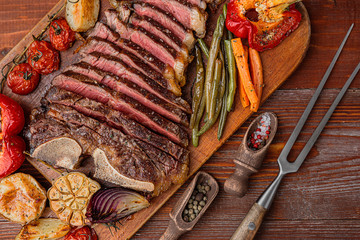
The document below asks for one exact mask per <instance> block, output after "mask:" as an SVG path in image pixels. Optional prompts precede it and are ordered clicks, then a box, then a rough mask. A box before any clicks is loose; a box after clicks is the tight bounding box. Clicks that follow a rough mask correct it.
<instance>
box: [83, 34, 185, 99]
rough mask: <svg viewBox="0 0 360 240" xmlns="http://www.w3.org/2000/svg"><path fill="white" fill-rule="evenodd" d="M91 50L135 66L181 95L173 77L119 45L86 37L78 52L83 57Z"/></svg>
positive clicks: (177, 94) (97, 38)
mask: <svg viewBox="0 0 360 240" xmlns="http://www.w3.org/2000/svg"><path fill="white" fill-rule="evenodd" d="M92 52H101V53H102V54H106V55H110V56H114V57H117V58H119V59H120V60H122V61H123V62H124V63H126V64H127V65H128V66H130V67H132V68H135V69H136V70H138V71H139V72H141V73H142V74H144V75H146V76H147V77H149V78H151V79H153V80H155V81H156V82H157V83H158V84H159V85H161V86H163V87H166V88H167V89H169V90H170V91H171V92H173V93H174V94H175V95H176V96H180V95H181V88H180V86H179V85H178V83H177V82H176V81H175V80H174V79H172V80H168V79H165V78H164V76H163V75H162V74H161V73H159V72H157V71H155V70H154V69H152V68H151V67H150V66H149V65H147V64H145V63H144V62H143V61H141V60H140V59H139V58H138V57H136V56H135V55H133V54H132V53H130V52H128V51H126V50H124V49H121V48H120V47H118V46H117V45H115V44H114V43H112V42H110V41H108V40H105V39H102V38H99V37H90V38H88V39H87V41H86V45H85V46H84V47H82V48H81V50H80V51H79V53H80V54H81V55H82V56H83V57H85V56H86V55H87V54H89V53H92Z"/></svg>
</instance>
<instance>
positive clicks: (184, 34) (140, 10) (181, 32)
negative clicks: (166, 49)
mask: <svg viewBox="0 0 360 240" xmlns="http://www.w3.org/2000/svg"><path fill="white" fill-rule="evenodd" d="M124 8H127V7H126V6H124ZM133 9H134V12H135V13H136V14H138V15H139V16H143V17H145V16H146V17H149V18H151V19H153V21H156V22H157V23H158V24H160V25H162V26H164V28H166V29H169V30H170V31H171V32H172V33H173V34H174V35H175V36H177V37H178V38H179V39H180V40H181V42H182V43H183V44H185V46H187V48H188V49H189V50H191V49H192V48H193V47H194V44H195V38H194V35H193V33H192V31H191V30H188V29H185V28H184V27H183V26H182V25H181V24H180V23H179V22H178V21H177V20H176V18H174V17H173V16H169V15H168V14H166V13H165V12H164V11H162V10H161V9H159V8H157V7H154V6H151V5H149V4H146V3H141V4H138V3H137V4H134V5H133Z"/></svg>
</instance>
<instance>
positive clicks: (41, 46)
mask: <svg viewBox="0 0 360 240" xmlns="http://www.w3.org/2000/svg"><path fill="white" fill-rule="evenodd" d="M28 63H29V64H30V65H31V66H32V67H33V69H34V70H35V71H36V72H38V73H40V74H44V75H46V74H49V73H52V72H54V71H56V70H58V69H59V64H60V57H59V52H58V51H56V50H55V49H54V48H53V47H52V46H51V44H50V43H49V42H47V41H43V40H42V41H39V40H35V41H34V42H32V43H31V44H30V47H29V50H28Z"/></svg>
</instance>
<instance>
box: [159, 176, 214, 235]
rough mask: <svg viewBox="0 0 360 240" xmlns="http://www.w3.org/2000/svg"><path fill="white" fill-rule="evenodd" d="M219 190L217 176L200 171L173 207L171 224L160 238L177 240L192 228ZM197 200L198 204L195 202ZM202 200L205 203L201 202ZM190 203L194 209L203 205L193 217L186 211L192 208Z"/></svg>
mask: <svg viewBox="0 0 360 240" xmlns="http://www.w3.org/2000/svg"><path fill="white" fill-rule="evenodd" d="M218 192H219V185H218V183H217V182H216V180H215V178H213V177H212V176H211V175H210V174H208V173H206V172H202V171H200V172H198V173H197V174H196V176H195V177H194V179H193V180H192V181H191V183H190V184H189V186H188V187H187V188H186V190H185V192H184V193H183V194H182V195H181V197H180V199H179V200H178V201H177V203H176V204H175V206H174V208H173V209H172V211H171V213H170V221H169V226H168V227H167V229H166V231H165V233H164V234H163V235H162V236H161V237H160V240H176V239H178V238H179V237H180V236H181V235H182V234H183V233H185V232H188V231H190V230H192V229H193V227H194V226H195V224H196V223H197V222H198V221H199V219H200V218H201V216H202V215H203V214H204V213H205V211H206V209H207V208H208V207H209V206H210V204H211V203H212V201H213V200H214V199H215V197H216V195H217V194H218ZM195 201H196V202H197V204H195V203H194V202H195ZM201 202H203V203H202V204H200V203H201ZM190 204H191V206H193V207H191V208H192V209H195V206H200V207H201V209H200V208H199V209H200V210H198V212H197V213H196V214H194V215H195V216H194V217H191V218H189V217H190V216H191V215H192V214H188V213H185V211H186V210H187V211H189V210H190V206H189V205H190Z"/></svg>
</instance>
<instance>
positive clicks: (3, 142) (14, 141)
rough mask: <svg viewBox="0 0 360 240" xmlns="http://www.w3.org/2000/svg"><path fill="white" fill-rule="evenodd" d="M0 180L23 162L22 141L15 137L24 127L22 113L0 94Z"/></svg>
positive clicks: (15, 103) (13, 103)
mask: <svg viewBox="0 0 360 240" xmlns="http://www.w3.org/2000/svg"><path fill="white" fill-rule="evenodd" d="M0 108H1V134H0V148H1V152H0V178H2V177H5V176H7V175H9V174H11V173H13V172H14V171H16V170H17V169H18V168H19V167H20V166H21V164H22V163H23V162H24V160H25V155H24V151H25V148H26V145H25V142H24V140H23V139H22V138H21V137H20V136H17V134H19V133H20V132H21V130H22V129H23V127H24V123H25V119H24V111H23V109H22V108H21V106H20V105H19V104H18V103H17V102H15V101H14V100H13V99H11V98H9V97H7V96H5V95H3V94H0Z"/></svg>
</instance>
